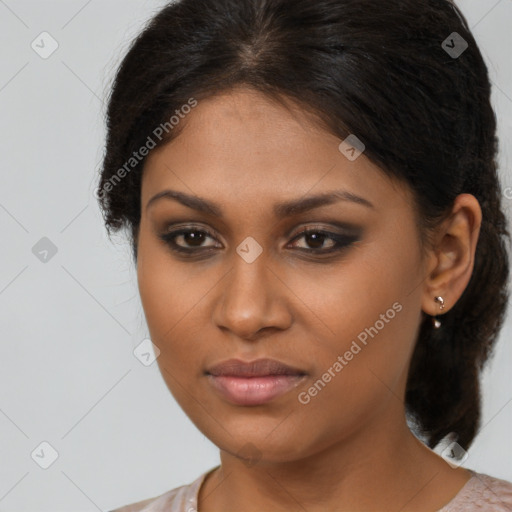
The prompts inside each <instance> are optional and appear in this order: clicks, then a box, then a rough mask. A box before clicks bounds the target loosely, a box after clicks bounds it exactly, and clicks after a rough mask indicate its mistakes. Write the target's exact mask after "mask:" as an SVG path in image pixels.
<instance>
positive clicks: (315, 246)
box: [293, 230, 354, 253]
mask: <svg viewBox="0 0 512 512" xmlns="http://www.w3.org/2000/svg"><path fill="white" fill-rule="evenodd" d="M301 238H303V239H304V241H305V242H306V244H307V245H308V246H309V247H305V248H304V247H303V248H301V249H304V250H305V251H309V252H324V253H326V252H331V251H333V250H338V249H341V248H343V247H345V246H348V245H350V244H351V243H352V242H353V240H354V238H353V237H349V236H347V235H338V234H335V233H328V232H326V231H319V230H307V231H303V232H302V233H300V234H299V235H298V236H296V237H295V238H294V239H293V240H300V239H301ZM326 240H330V243H329V247H327V248H326V247H325V245H324V244H325V241H326Z"/></svg>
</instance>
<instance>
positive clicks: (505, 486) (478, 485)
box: [439, 471, 512, 512]
mask: <svg viewBox="0 0 512 512" xmlns="http://www.w3.org/2000/svg"><path fill="white" fill-rule="evenodd" d="M472 473H473V476H472V478H470V479H469V480H468V481H467V483H466V485H465V486H464V487H463V488H462V489H461V490H460V491H459V493H458V494H457V496H455V498H454V499H453V500H452V501H451V502H450V503H448V505H446V506H445V507H443V508H442V509H441V511H439V512H458V511H459V510H460V511H471V510H492V511H493V512H510V511H511V510H512V482H509V481H507V480H502V479H500V478H495V477H493V476H489V475H487V474H485V473H477V472H475V471H472ZM491 507H492V508H491Z"/></svg>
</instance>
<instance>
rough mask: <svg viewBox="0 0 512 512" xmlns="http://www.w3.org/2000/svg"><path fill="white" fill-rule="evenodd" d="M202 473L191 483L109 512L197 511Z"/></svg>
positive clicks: (204, 475) (203, 476) (203, 477)
mask: <svg viewBox="0 0 512 512" xmlns="http://www.w3.org/2000/svg"><path fill="white" fill-rule="evenodd" d="M215 469H216V468H214V469H211V470H210V471H208V472H206V473H203V474H202V475H201V476H199V477H198V478H197V479H196V480H194V481H193V482H192V483H190V484H187V485H182V486H180V487H176V488H175V489H172V490H170V491H167V492H166V493H164V494H160V495H159V496H156V497H154V498H149V499H146V500H143V501H138V502H136V503H130V504H129V505H124V506H123V507H120V508H116V509H115V510H111V511H110V512H191V511H193V510H194V511H195V510H196V509H197V496H198V494H199V489H200V487H201V484H202V483H203V481H204V479H205V477H206V475H208V474H209V473H211V472H212V471H214V470H215Z"/></svg>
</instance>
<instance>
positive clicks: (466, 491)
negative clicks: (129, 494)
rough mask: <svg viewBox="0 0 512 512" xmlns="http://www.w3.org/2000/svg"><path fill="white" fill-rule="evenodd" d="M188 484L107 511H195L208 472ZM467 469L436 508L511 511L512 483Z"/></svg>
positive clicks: (453, 511) (444, 510)
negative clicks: (456, 488) (461, 480)
mask: <svg viewBox="0 0 512 512" xmlns="http://www.w3.org/2000/svg"><path fill="white" fill-rule="evenodd" d="M214 469H217V468H213V469H211V470H209V471H207V472H206V473H203V474H202V475H201V476H200V477H199V478H197V479H196V480H194V482H192V483H191V484H188V485H182V486H181V487H176V488H175V489H172V490H171V491H167V492H166V493H165V494H161V495H160V496H157V497H156V498H151V499H149V500H144V501H139V502H137V503H132V504H131V505H126V506H124V507H121V508H117V509H115V510H112V511H111V512H198V510H197V497H198V494H199V489H200V488H201V484H202V483H203V481H204V479H205V478H206V476H207V475H208V473H210V472H212V471H213V470H214ZM468 471H470V472H471V473H472V474H473V476H472V477H471V478H470V479H469V480H468V481H467V482H466V484H465V485H464V487H463V488H462V489H461V490H460V491H459V492H458V493H457V495H456V496H455V497H454V498H453V499H452V500H451V501H450V502H449V503H448V504H446V505H445V506H444V507H443V508H441V509H439V510H438V511H437V512H473V511H475V512H476V511H478V512H484V511H485V512H512V483H511V482H507V481H506V480H500V479H499V478H494V477H492V476H489V475H486V474H483V473H476V472H475V471H472V470H468Z"/></svg>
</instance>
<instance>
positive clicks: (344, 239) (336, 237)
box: [158, 227, 357, 256]
mask: <svg viewBox="0 0 512 512" xmlns="http://www.w3.org/2000/svg"><path fill="white" fill-rule="evenodd" d="M190 233H199V234H204V235H207V236H208V237H209V238H212V239H215V237H214V235H213V234H212V233H210V232H209V231H208V230H207V229H205V228H200V229H199V228H193V227H189V228H181V229H178V230H175V231H169V232H166V233H163V234H160V235H158V236H159V238H160V239H161V240H162V241H163V242H164V243H165V244H166V245H168V246H169V248H170V249H171V250H172V251H174V252H176V253H180V254H185V255H187V256H193V255H197V253H199V252H202V253H203V254H204V253H205V252H210V251H212V250H214V249H215V247H208V248H201V247H198V248H196V249H193V248H188V249H187V248H184V247H182V246H180V245H178V244H177V243H176V241H175V238H177V237H178V236H181V235H186V234H190ZM311 234H318V235H321V236H325V237H326V239H331V240H333V241H334V242H335V244H334V246H333V247H331V248H330V249H328V250H325V249H304V248H300V249H299V251H301V252H305V253H309V254H323V255H325V254H332V253H337V252H341V251H343V250H345V249H348V247H350V246H351V245H352V244H353V243H354V242H355V241H357V236H355V235H341V234H337V233H332V232H329V231H325V230H322V229H313V228H308V229H304V230H302V231H301V232H300V233H297V235H296V236H295V237H294V238H293V239H292V241H296V240H299V239H300V238H303V237H305V236H307V235H311Z"/></svg>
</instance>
